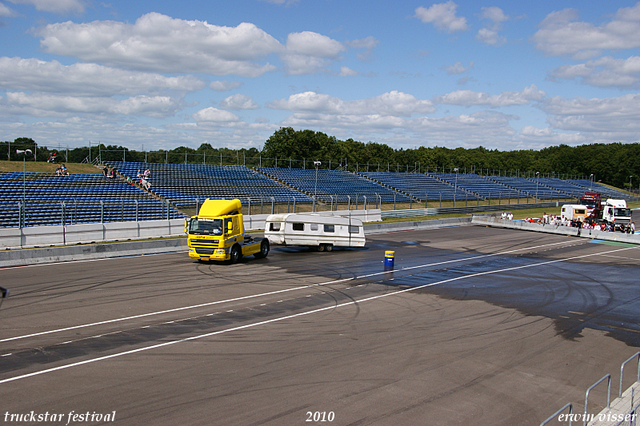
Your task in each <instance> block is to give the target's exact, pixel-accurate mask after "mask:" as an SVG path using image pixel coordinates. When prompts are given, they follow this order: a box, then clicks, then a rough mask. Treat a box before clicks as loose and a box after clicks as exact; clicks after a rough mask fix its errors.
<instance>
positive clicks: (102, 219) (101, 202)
mask: <svg viewBox="0 0 640 426" xmlns="http://www.w3.org/2000/svg"><path fill="white" fill-rule="evenodd" d="M100 223H104V201H102V200H100Z"/></svg>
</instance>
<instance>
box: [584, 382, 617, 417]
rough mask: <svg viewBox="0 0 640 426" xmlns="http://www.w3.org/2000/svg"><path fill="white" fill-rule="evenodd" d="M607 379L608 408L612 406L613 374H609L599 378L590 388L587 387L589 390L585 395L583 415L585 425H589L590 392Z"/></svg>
mask: <svg viewBox="0 0 640 426" xmlns="http://www.w3.org/2000/svg"><path fill="white" fill-rule="evenodd" d="M605 379H608V380H607V408H609V407H611V374H607V375H605V376H604V377H602V378H601V379H600V380H598V381H597V382H595V383H594V384H592V385H591V386H589V389H587V392H586V393H585V395H584V416H583V417H582V418H583V426H587V420H588V417H587V409H588V407H589V392H591V389H593V388H595V387H596V386H598V385H599V384H600V383H602V382H603V381H604V380H605Z"/></svg>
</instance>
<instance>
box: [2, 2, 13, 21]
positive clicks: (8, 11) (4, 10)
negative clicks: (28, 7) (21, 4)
mask: <svg viewBox="0 0 640 426" xmlns="http://www.w3.org/2000/svg"><path fill="white" fill-rule="evenodd" d="M0 16H3V17H5V18H10V17H12V16H16V12H14V11H13V10H11V9H9V8H8V7H7V6H5V5H4V4H2V3H0Z"/></svg>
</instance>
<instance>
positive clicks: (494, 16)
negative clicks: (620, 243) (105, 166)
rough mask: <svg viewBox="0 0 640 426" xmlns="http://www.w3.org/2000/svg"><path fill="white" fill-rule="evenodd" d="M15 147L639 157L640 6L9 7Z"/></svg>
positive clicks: (195, 1) (2, 93)
mask: <svg viewBox="0 0 640 426" xmlns="http://www.w3.org/2000/svg"><path fill="white" fill-rule="evenodd" d="M0 34H1V40H2V43H1V44H0V140H14V139H15V138H18V137H31V138H33V139H35V140H36V142H38V143H39V144H40V145H46V146H48V147H51V148H53V147H58V148H64V147H70V148H73V147H78V146H87V145H88V144H89V143H92V144H97V143H98V142H101V143H104V144H107V145H123V146H127V147H129V148H130V149H136V150H140V149H143V148H144V149H145V150H153V149H166V148H175V147H177V146H181V145H185V146H190V147H193V148H197V147H198V146H200V144H202V143H210V144H211V145H212V146H214V147H229V148H250V147H256V148H261V147H262V146H263V145H264V142H265V140H266V139H268V138H269V136H270V135H272V134H273V132H274V131H276V130H277V129H279V128H280V127H284V126H287V127H289V126H290V127H293V128H294V129H298V130H302V129H312V130H316V131H321V132H325V133H327V134H328V135H331V136H336V137H337V138H339V139H348V138H353V139H355V140H358V141H363V142H369V141H372V142H379V143H385V144H388V145H390V146H392V147H394V148H415V147H418V146H446V147H451V148H455V147H465V148H471V147H477V146H484V147H486V148H490V149H500V150H514V149H540V148H543V147H547V146H553V145H559V144H568V145H582V144H589V143H611V142H637V141H638V139H639V137H638V131H639V128H640V94H639V93H638V91H639V90H640V51H639V48H640V3H636V2H627V1H618V2H600V1H599V2H595V1H566V2H558V1H553V2H551V1H538V2H534V3H531V2H529V3H526V2H510V1H490V2H479V1H461V0H460V1H446V2H437V3H433V2H423V1H397V2H370V1H359V0H352V1H335V0H313V1H311V0H236V1H234V2H228V1H225V2H221V1H200V0H192V1H189V2H186V3H185V2H177V1H161V0H156V1H153V2H152V1H145V0H140V1H136V2H131V1H119V0H114V1H111V2H109V3H101V2H97V1H95V0H0Z"/></svg>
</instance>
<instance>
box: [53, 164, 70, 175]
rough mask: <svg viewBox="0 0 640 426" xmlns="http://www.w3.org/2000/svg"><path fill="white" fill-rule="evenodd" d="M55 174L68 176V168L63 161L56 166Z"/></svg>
mask: <svg viewBox="0 0 640 426" xmlns="http://www.w3.org/2000/svg"><path fill="white" fill-rule="evenodd" d="M56 176H69V170H67V166H65V165H64V163H63V164H61V165H59V166H58V167H57V168H56Z"/></svg>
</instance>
